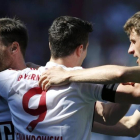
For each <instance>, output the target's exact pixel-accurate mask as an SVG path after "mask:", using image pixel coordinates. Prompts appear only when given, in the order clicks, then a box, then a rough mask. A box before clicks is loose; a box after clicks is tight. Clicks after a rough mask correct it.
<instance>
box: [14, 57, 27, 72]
mask: <svg viewBox="0 0 140 140" xmlns="http://www.w3.org/2000/svg"><path fill="white" fill-rule="evenodd" d="M11 68H13V69H17V70H22V69H25V68H26V63H25V61H24V58H23V57H19V58H17V59H14V61H13V63H12V64H11Z"/></svg>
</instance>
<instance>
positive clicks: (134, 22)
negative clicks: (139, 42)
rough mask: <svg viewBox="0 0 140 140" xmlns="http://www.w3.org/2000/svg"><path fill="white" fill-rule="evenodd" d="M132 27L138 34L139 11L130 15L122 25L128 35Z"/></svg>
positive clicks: (139, 31)
mask: <svg viewBox="0 0 140 140" xmlns="http://www.w3.org/2000/svg"><path fill="white" fill-rule="evenodd" d="M132 29H134V30H135V31H136V33H137V34H139V35H140V11H139V12H137V13H135V14H134V15H133V16H132V17H130V18H129V19H128V20H127V21H126V23H125V25H124V30H125V32H126V33H127V34H128V35H130V33H131V31H132Z"/></svg>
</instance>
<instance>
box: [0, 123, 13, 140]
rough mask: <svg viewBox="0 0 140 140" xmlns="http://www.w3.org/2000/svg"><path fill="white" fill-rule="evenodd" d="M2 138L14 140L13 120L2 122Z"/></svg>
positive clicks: (0, 135)
mask: <svg viewBox="0 0 140 140" xmlns="http://www.w3.org/2000/svg"><path fill="white" fill-rule="evenodd" d="M0 140H14V126H13V125H12V123H11V122H2V123H0Z"/></svg>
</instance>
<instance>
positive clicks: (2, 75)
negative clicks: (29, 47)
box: [0, 70, 18, 99]
mask: <svg viewBox="0 0 140 140" xmlns="http://www.w3.org/2000/svg"><path fill="white" fill-rule="evenodd" d="M17 75H18V73H17V71H15V70H5V71H2V72H0V95H1V96H2V97H3V98H5V99H7V98H8V94H9V91H10V90H11V89H12V85H13V84H14V82H15V80H16V79H17Z"/></svg>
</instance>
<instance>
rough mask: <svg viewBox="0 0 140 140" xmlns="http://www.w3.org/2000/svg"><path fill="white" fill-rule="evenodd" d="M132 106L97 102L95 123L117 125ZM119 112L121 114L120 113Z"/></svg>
mask: <svg viewBox="0 0 140 140" xmlns="http://www.w3.org/2000/svg"><path fill="white" fill-rule="evenodd" d="M129 108H130V104H118V103H103V102H100V101H97V102H96V105H95V112H94V121H96V122H99V123H102V124H106V125H115V124H116V123H117V122H118V121H119V120H120V119H121V118H122V117H123V116H124V115H125V114H126V113H127V111H128V110H129ZM118 112H119V113H118Z"/></svg>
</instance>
